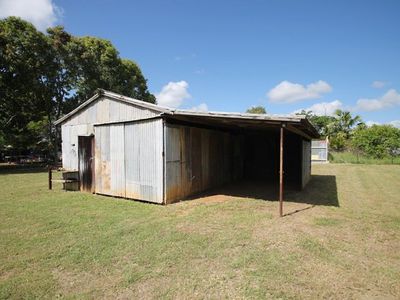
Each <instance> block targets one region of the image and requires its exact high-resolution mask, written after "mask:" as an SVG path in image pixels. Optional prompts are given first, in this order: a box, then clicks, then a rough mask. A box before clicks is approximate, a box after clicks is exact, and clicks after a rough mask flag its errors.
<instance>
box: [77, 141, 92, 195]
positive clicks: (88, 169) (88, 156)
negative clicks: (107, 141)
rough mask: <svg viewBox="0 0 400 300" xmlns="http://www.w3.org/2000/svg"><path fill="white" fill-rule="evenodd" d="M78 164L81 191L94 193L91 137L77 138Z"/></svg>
mask: <svg viewBox="0 0 400 300" xmlns="http://www.w3.org/2000/svg"><path fill="white" fill-rule="evenodd" d="M78 162H79V181H80V188H81V191H82V192H90V193H94V137H93V136H78Z"/></svg>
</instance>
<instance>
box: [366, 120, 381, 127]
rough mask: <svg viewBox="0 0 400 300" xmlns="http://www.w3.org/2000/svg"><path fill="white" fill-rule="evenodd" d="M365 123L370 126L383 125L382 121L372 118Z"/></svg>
mask: <svg viewBox="0 0 400 300" xmlns="http://www.w3.org/2000/svg"><path fill="white" fill-rule="evenodd" d="M365 125H367V126H368V127H371V126H372V125H381V123H379V122H376V121H371V120H370V121H367V122H365Z"/></svg>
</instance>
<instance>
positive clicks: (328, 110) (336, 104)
mask: <svg viewBox="0 0 400 300" xmlns="http://www.w3.org/2000/svg"><path fill="white" fill-rule="evenodd" d="M337 109H343V103H342V102H341V101H339V100H334V101H332V102H321V103H315V104H314V105H311V106H310V107H308V108H305V109H304V110H305V111H312V112H313V113H314V114H316V115H317V116H333V115H334V113H335V111H336V110H337ZM299 112H301V109H300V110H296V111H295V112H293V114H295V113H299Z"/></svg>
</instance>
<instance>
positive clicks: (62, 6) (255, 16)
mask: <svg viewBox="0 0 400 300" xmlns="http://www.w3.org/2000/svg"><path fill="white" fill-rule="evenodd" d="M18 1H22V2H24V1H28V0H13V1H11V2H14V3H15V2H18ZM1 2H3V4H4V3H5V2H10V0H0V3H1ZM11 2H10V3H11ZM30 2H36V5H35V6H34V7H31V8H30V9H29V11H27V12H19V11H18V13H20V14H22V16H23V17H25V18H31V20H34V22H36V23H37V25H38V26H39V27H40V26H42V27H45V26H47V24H61V25H64V26H65V28H66V30H67V31H69V32H71V33H72V34H74V35H79V36H81V35H92V36H98V37H102V38H105V39H108V40H111V41H112V42H113V44H114V45H115V46H116V47H117V49H118V50H119V52H120V54H121V56H122V57H124V58H129V59H132V60H135V61H136V62H137V63H138V64H139V65H140V67H141V69H142V71H143V73H144V75H145V77H146V78H148V85H149V88H150V91H151V92H153V93H154V94H156V95H157V96H158V99H159V102H160V103H162V104H164V105H170V106H175V107H176V106H179V107H180V108H192V107H197V108H198V109H203V110H204V109H208V110H218V111H239V112H243V111H245V110H246V109H247V108H248V107H250V106H252V105H264V106H265V107H266V109H267V111H268V112H269V113H273V114H286V113H292V112H294V111H296V110H299V109H303V108H304V109H306V108H311V109H313V110H314V111H315V112H317V113H319V114H325V113H327V114H329V113H331V112H332V111H333V110H334V109H335V108H341V109H347V110H351V111H352V112H353V113H355V114H359V115H361V116H362V118H363V119H364V120H365V121H370V122H372V121H373V122H379V123H389V122H393V121H397V123H396V122H395V123H393V124H397V125H398V126H400V94H399V93H400V18H399V13H400V1H388V0H381V1H350V0H347V1H294V0H279V1H278V0H276V1H261V0H253V1H250V0H249V1H233V0H232V1H191V0H186V1H181V0H179V1H178V0H174V1H172V0H171V1H170V0H164V1H161V0H160V1H151V0H148V1H115V0H114V1H111V0H103V1H90V0H81V1H74V0H68V1H67V0H53V1H52V0H36V1H32V0H31V1H30ZM42 2H44V3H45V4H47V7H48V5H50V6H51V8H52V9H53V10H52V11H50V12H49V13H48V15H49V16H50V17H52V19H51V20H48V19H47V21H48V23H45V24H46V25H43V24H40V23H39V21H37V19H38V17H37V16H36V19H33V18H32V17H30V15H29V13H30V14H32V12H34V11H35V9H36V10H39V12H38V13H37V14H40V13H41V12H43V11H45V10H46V9H45V8H43V7H44V6H43V7H41V8H40V9H39V8H38V6H39V4H40V3H42ZM3 4H2V5H3ZM10 5H13V4H10ZM43 5H44V4H43ZM25 10H28V9H27V7H26V5H25ZM4 11H5V10H3V12H4ZM24 13H25V15H23V14H24ZM0 16H1V12H0ZM47 18H49V17H47ZM321 103H322V104H321ZM200 104H202V105H201V106H199V105H200Z"/></svg>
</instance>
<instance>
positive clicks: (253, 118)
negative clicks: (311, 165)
mask: <svg viewBox="0 0 400 300" xmlns="http://www.w3.org/2000/svg"><path fill="white" fill-rule="evenodd" d="M101 96H106V97H109V98H111V99H114V100H117V101H122V102H125V103H128V104H132V105H136V106H140V107H143V108H146V109H150V110H153V111H156V112H159V114H160V115H164V116H170V117H174V118H183V119H184V118H193V120H203V121H207V120H210V121H211V120H218V121H217V122H224V124H225V125H229V124H230V123H231V125H233V123H232V121H246V120H247V121H249V122H250V123H253V124H254V123H257V124H258V125H259V126H268V125H271V124H281V123H283V122H287V123H290V124H293V125H295V126H296V127H297V129H298V130H300V131H301V130H306V131H307V135H308V136H310V137H312V138H317V137H319V134H318V132H317V131H316V129H315V128H314V126H313V125H312V124H311V123H310V122H309V121H308V119H306V117H305V116H304V115H269V114H249V113H238V112H215V111H209V112H199V111H192V110H185V109H171V108H167V107H163V106H160V105H156V104H152V103H148V102H144V101H141V100H137V99H133V98H130V97H126V96H123V95H120V94H117V93H113V92H110V91H105V90H101V89H99V90H98V91H97V93H96V94H95V95H94V96H93V97H92V98H90V99H89V100H87V101H86V102H84V103H82V104H81V105H80V106H78V107H77V108H75V109H74V110H73V111H71V112H70V113H68V114H66V115H65V116H63V117H62V118H60V119H59V120H57V121H56V122H55V123H54V124H55V125H58V124H61V123H63V122H64V121H66V120H67V119H69V118H70V117H71V116H73V115H74V114H76V113H77V112H79V111H80V110H82V109H83V108H85V107H86V106H88V105H89V104H90V103H92V102H94V101H96V99H98V98H99V97H101ZM243 124H244V123H243ZM236 125H237V124H236Z"/></svg>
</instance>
